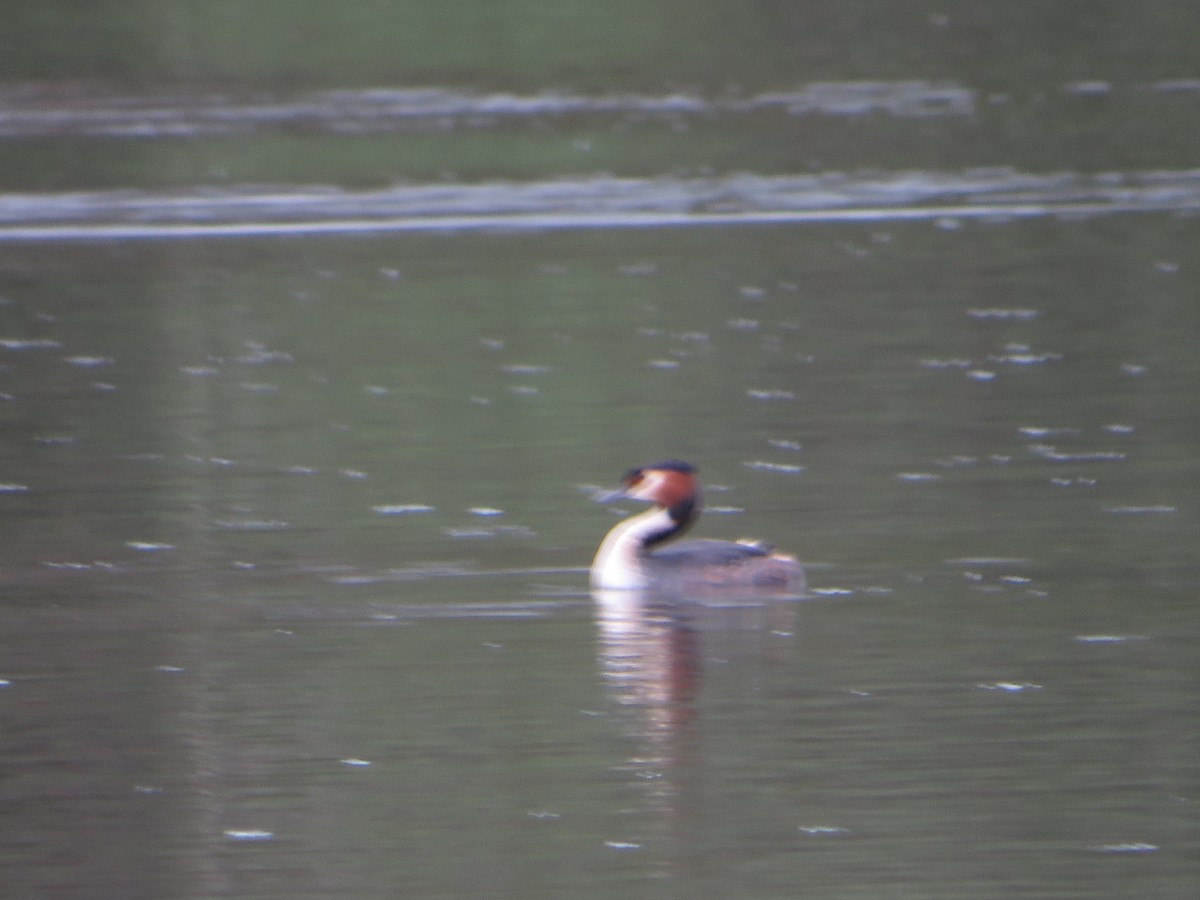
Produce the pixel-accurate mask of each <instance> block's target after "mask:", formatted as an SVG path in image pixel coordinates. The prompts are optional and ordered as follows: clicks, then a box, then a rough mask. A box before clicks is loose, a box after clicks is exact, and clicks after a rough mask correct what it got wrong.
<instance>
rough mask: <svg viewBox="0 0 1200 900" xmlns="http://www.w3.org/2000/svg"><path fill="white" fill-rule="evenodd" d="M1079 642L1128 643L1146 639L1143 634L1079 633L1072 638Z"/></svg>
mask: <svg viewBox="0 0 1200 900" xmlns="http://www.w3.org/2000/svg"><path fill="white" fill-rule="evenodd" d="M1071 640H1073V641H1074V642H1075V643H1077V644H1128V643H1130V642H1133V641H1144V640H1146V636H1145V635H1142V634H1077V635H1075V637H1073V638H1071Z"/></svg>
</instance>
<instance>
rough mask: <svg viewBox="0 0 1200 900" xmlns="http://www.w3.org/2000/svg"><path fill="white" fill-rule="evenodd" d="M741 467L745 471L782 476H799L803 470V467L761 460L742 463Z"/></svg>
mask: <svg viewBox="0 0 1200 900" xmlns="http://www.w3.org/2000/svg"><path fill="white" fill-rule="evenodd" d="M742 465H743V466H744V467H745V468H747V469H753V470H755V471H758V472H778V473H780V474H783V475H799V474H800V473H801V472H803V471H804V470H805V467H804V466H796V465H792V464H790V463H777V462H768V461H766V460H762V459H753V460H747V461H746V462H743V463H742Z"/></svg>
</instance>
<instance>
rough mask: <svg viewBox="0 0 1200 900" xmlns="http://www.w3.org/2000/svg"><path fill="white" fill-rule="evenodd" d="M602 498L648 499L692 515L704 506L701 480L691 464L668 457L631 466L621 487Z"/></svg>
mask: <svg viewBox="0 0 1200 900" xmlns="http://www.w3.org/2000/svg"><path fill="white" fill-rule="evenodd" d="M598 499H599V500H600V501H601V502H604V503H608V502H611V501H613V500H644V501H647V502H649V503H653V504H654V505H656V506H661V507H663V508H664V509H669V510H678V511H679V512H680V513H684V514H685V516H686V517H687V518H691V516H693V515H695V513H696V512H698V511H699V507H700V480H699V479H698V478H697V477H696V467H695V466H693V465H692V464H691V463H686V462H683V461H682V460H678V459H667V460H663V461H662V462H657V463H654V464H653V465H649V466H639V467H638V468H636V469H630V470H629V471H628V472H626V473H625V477H624V478H622V479H621V487H619V488H618V489H617V490H615V491H610V492H609V493H607V494H603V495H601V496H600V497H599V498H598ZM685 510H686V511H685Z"/></svg>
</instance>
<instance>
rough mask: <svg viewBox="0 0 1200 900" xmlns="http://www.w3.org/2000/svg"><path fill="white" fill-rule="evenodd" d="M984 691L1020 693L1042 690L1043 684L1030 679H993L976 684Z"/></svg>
mask: <svg viewBox="0 0 1200 900" xmlns="http://www.w3.org/2000/svg"><path fill="white" fill-rule="evenodd" d="M975 686H976V687H977V688H979V689H980V690H984V691H1002V692H1004V693H1009V694H1019V693H1021V692H1023V691H1040V690H1041V689H1042V686H1041V685H1040V684H1034V683H1032V682H1029V681H992V682H987V683H980V684H977V685H975Z"/></svg>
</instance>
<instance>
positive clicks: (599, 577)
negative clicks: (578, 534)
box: [591, 506, 679, 590]
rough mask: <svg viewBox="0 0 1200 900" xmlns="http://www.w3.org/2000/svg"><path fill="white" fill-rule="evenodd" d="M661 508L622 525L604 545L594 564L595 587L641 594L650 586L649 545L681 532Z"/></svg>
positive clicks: (601, 546)
mask: <svg viewBox="0 0 1200 900" xmlns="http://www.w3.org/2000/svg"><path fill="white" fill-rule="evenodd" d="M678 527H679V526H678V523H676V522H675V521H674V520H673V519H672V518H671V515H670V513H668V512H667V510H665V509H663V508H662V507H661V506H659V507H655V508H654V509H650V510H647V511H646V512H644V513H641V514H639V515H636V516H633V517H631V518H628V519H625V520H624V521H622V522H618V523H617V524H616V525H615V526H614V527H613V529H612V530H611V531H610V532H609V533H608V534H607V535H605V536H604V540H603V541H601V542H600V549H599V550H597V551H596V558H595V559H594V560H592V573H591V580H592V587H596V588H611V589H614V590H637V589H638V588H644V587H646V586H647V585H648V584H649V581H650V579H649V578H648V577H647V575H646V571H645V566H644V564H643V563H644V559H645V549H646V541H647V540H649V539H650V538H651V537H655V536H658V535H661V534H663V532H671V531H674V530H676V529H677V528H678Z"/></svg>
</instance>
